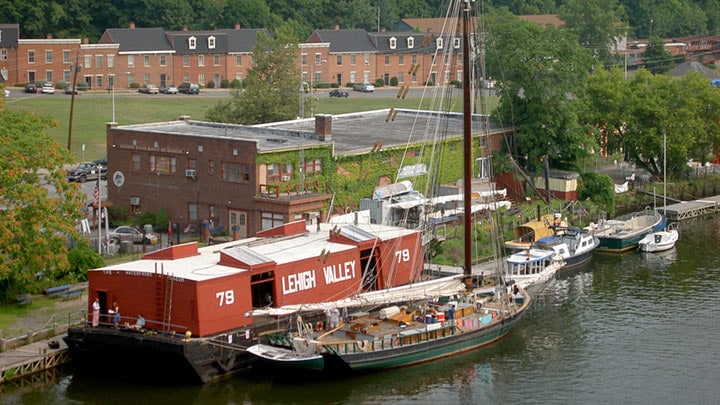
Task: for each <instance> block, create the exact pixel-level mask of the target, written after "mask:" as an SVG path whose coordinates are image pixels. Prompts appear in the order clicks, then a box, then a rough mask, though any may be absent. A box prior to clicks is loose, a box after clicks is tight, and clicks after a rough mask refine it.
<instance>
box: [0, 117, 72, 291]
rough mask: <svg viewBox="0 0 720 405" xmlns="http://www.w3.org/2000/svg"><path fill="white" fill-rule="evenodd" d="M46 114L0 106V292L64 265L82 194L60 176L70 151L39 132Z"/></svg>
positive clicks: (62, 270) (60, 269)
mask: <svg viewBox="0 0 720 405" xmlns="http://www.w3.org/2000/svg"><path fill="white" fill-rule="evenodd" d="M49 125H51V122H50V121H49V120H48V119H44V118H41V117H37V116H34V115H31V114H27V113H17V112H11V111H1V112H0V154H2V156H3V157H4V159H2V161H1V162H0V207H2V209H1V210H0V252H2V259H0V298H2V299H4V300H7V299H8V298H10V297H13V296H14V295H15V294H17V293H19V292H25V289H26V288H27V286H28V285H30V283H31V281H32V280H33V277H34V275H35V274H37V273H39V272H42V273H43V274H44V275H45V276H46V277H48V278H55V277H56V276H58V275H59V276H62V275H64V274H66V273H67V272H68V271H69V268H70V263H69V261H68V250H67V248H66V247H65V245H66V241H67V238H72V240H83V239H82V238H81V236H80V235H79V234H78V233H77V231H76V229H75V224H76V220H77V219H78V218H79V216H80V214H81V206H82V201H83V195H82V193H80V191H79V187H78V185H77V184H75V183H70V182H68V181H66V179H65V171H64V170H63V165H64V164H67V163H70V162H71V161H72V159H71V156H70V154H69V153H68V152H67V150H65V149H64V148H63V147H61V146H60V145H59V144H58V143H57V142H55V141H54V140H53V139H52V138H51V137H50V136H49V135H47V134H46V133H45V129H46V128H47V127H48V126H49Z"/></svg>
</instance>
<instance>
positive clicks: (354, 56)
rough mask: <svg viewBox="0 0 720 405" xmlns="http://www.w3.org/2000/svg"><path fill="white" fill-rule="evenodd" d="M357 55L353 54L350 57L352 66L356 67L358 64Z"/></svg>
mask: <svg viewBox="0 0 720 405" xmlns="http://www.w3.org/2000/svg"><path fill="white" fill-rule="evenodd" d="M355 58H356V55H355V54H354V53H353V54H351V55H350V64H351V65H353V66H355V65H356V64H357V62H356V61H355Z"/></svg>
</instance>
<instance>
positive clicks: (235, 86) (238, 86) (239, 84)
mask: <svg viewBox="0 0 720 405" xmlns="http://www.w3.org/2000/svg"><path fill="white" fill-rule="evenodd" d="M230 87H232V88H233V89H241V88H242V82H241V81H240V80H238V79H233V81H232V82H230Z"/></svg>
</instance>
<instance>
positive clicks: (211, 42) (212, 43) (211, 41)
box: [208, 35, 215, 49]
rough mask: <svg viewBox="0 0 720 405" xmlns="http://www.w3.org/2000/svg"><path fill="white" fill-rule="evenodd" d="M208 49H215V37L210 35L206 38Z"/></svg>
mask: <svg viewBox="0 0 720 405" xmlns="http://www.w3.org/2000/svg"><path fill="white" fill-rule="evenodd" d="M208 49H215V37H214V36H212V35H211V36H209V37H208Z"/></svg>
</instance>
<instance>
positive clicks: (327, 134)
mask: <svg viewBox="0 0 720 405" xmlns="http://www.w3.org/2000/svg"><path fill="white" fill-rule="evenodd" d="M315 135H317V138H318V139H319V140H321V141H330V140H331V139H332V115H329V114H318V115H316V116H315Z"/></svg>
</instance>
